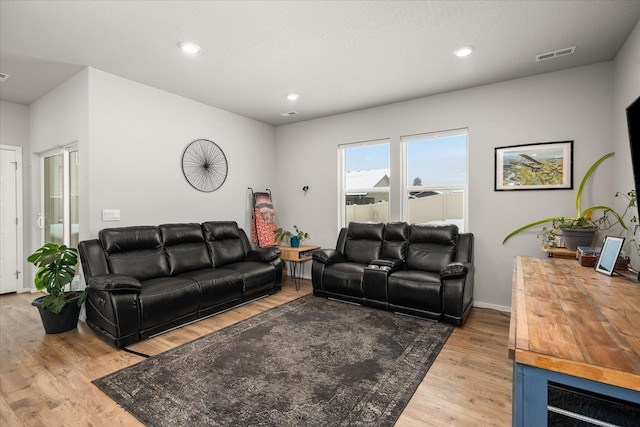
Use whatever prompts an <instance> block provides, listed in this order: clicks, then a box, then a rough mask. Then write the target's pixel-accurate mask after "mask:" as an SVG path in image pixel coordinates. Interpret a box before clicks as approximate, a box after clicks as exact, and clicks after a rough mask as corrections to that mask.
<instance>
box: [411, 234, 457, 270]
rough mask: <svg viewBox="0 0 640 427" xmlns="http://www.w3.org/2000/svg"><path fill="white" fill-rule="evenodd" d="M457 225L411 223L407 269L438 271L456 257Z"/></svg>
mask: <svg viewBox="0 0 640 427" xmlns="http://www.w3.org/2000/svg"><path fill="white" fill-rule="evenodd" d="M457 241H458V227H456V226H455V225H447V226H432V225H417V224H413V225H411V226H410V229H409V246H408V249H407V263H406V268H407V269H408V270H424V271H431V272H436V273H439V272H440V270H441V269H442V268H443V267H444V266H445V265H447V264H449V263H450V262H453V261H454V260H455V257H456V243H457Z"/></svg>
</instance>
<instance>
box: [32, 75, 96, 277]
mask: <svg viewBox="0 0 640 427" xmlns="http://www.w3.org/2000/svg"><path fill="white" fill-rule="evenodd" d="M88 76H89V73H88V70H86V69H85V70H83V71H81V72H79V73H78V74H76V75H75V76H73V77H71V78H70V79H68V80H67V81H65V82H64V83H62V84H61V85H60V86H58V87H56V88H55V89H54V90H52V91H51V92H49V93H47V94H46V95H45V96H43V97H42V98H40V99H38V100H37V101H36V102H34V103H33V104H31V106H30V114H31V116H30V117H31V123H30V136H29V150H30V155H29V156H27V155H25V167H26V166H27V165H26V163H27V162H28V167H29V168H30V174H29V176H30V178H31V182H30V193H31V195H30V197H31V199H30V210H29V211H25V225H26V227H25V229H26V230H28V233H29V240H28V241H27V242H26V243H25V252H26V254H30V253H33V252H34V251H35V250H36V249H37V248H39V247H40V246H41V245H42V242H41V241H40V239H41V234H40V233H41V232H40V229H39V228H38V226H37V220H38V214H39V212H41V200H40V197H41V191H40V185H41V182H40V181H41V177H40V154H41V153H44V152H47V151H49V150H53V149H56V148H61V147H65V146H67V145H71V144H77V145H78V148H79V155H80V157H79V160H80V183H79V184H80V185H79V193H80V200H83V199H86V197H87V194H88V190H89V188H88V185H87V184H88V183H87V176H88V173H87V169H86V167H83V165H86V164H87V156H86V153H87V146H88V136H87V124H88V115H89V111H88ZM87 219H88V217H87V210H86V209H83V205H82V204H81V206H80V236H81V237H82V235H83V233H86V230H87V227H86V225H85V224H86V221H87ZM30 268H31V271H30V272H29V270H25V271H26V273H25V286H26V285H27V284H30V286H31V287H33V274H34V273H35V267H33V266H30ZM28 273H30V276H31V277H29V275H28Z"/></svg>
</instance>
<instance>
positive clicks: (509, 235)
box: [502, 217, 556, 245]
mask: <svg viewBox="0 0 640 427" xmlns="http://www.w3.org/2000/svg"><path fill="white" fill-rule="evenodd" d="M554 219H556V217H551V218H545V219H541V220H538V221H535V222H531V223H529V224H527V225H523V226H522V227H520V228H517V229H515V230H513V231H512V232H511V233H509V234H507V237H505V238H504V240H503V241H502V244H503V245H504V244H505V242H506V241H507V240H509V239H510V238H511V237H513V236H515V235H516V234H518V233H520V232H521V231H524V230H526V229H527V228H531V227H535V226H536V225H540V224H545V223H547V222H553V220H554Z"/></svg>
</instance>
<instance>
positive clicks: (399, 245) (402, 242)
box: [382, 222, 409, 260]
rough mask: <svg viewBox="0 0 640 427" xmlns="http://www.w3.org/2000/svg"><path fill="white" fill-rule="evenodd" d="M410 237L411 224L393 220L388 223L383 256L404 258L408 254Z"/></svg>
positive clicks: (385, 230) (385, 257) (385, 229)
mask: <svg viewBox="0 0 640 427" xmlns="http://www.w3.org/2000/svg"><path fill="white" fill-rule="evenodd" d="M408 239H409V225H408V224H407V223H406V222H393V223H389V224H387V225H386V226H385V227H384V243H383V244H382V258H384V259H401V260H404V259H405V258H406V256H407V241H408Z"/></svg>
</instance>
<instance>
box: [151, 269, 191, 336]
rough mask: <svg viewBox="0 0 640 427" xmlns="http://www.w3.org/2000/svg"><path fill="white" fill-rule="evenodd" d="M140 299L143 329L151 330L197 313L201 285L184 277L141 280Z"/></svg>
mask: <svg viewBox="0 0 640 427" xmlns="http://www.w3.org/2000/svg"><path fill="white" fill-rule="evenodd" d="M138 301H139V304H140V323H141V325H140V326H141V329H148V328H152V327H156V326H158V325H161V324H163V323H168V322H170V321H172V320H174V319H178V318H180V317H183V316H186V315H188V314H191V313H197V311H198V308H199V306H200V287H199V285H198V284H197V283H196V282H195V281H193V280H191V279H187V278H182V277H161V278H157V279H151V280H146V281H144V282H143V283H142V288H141V289H140V294H139V296H138Z"/></svg>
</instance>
